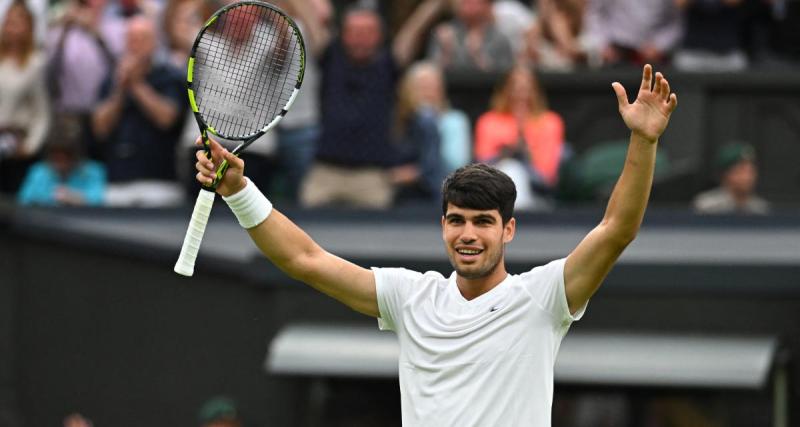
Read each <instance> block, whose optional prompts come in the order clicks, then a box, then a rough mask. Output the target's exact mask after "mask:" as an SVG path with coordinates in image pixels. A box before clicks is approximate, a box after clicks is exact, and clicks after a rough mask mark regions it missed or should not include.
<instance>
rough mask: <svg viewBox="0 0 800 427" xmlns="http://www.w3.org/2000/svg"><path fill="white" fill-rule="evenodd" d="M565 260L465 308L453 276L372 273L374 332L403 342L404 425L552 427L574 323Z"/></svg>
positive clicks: (509, 280) (508, 282)
mask: <svg viewBox="0 0 800 427" xmlns="http://www.w3.org/2000/svg"><path fill="white" fill-rule="evenodd" d="M564 262H565V260H564V259H560V260H557V261H553V262H551V263H549V264H547V265H544V266H540V267H536V268H534V269H532V270H530V271H528V272H526V273H523V274H520V275H508V276H507V277H506V279H505V280H503V282H501V283H500V284H499V285H497V286H496V287H495V288H493V289H492V290H490V291H489V292H487V293H485V294H483V295H480V296H479V297H477V298H474V299H472V300H466V299H465V298H464V297H463V296H462V295H461V293H460V291H459V290H458V286H457V285H456V280H455V279H456V274H455V273H453V274H452V275H451V276H450V277H449V278H445V277H443V276H442V275H441V274H439V273H435V272H428V273H424V274H422V273H419V272H414V271H410V270H405V269H391V268H386V269H384V268H375V269H374V272H375V281H376V287H377V296H378V307H379V310H380V318H379V319H378V323H379V327H380V328H381V329H382V330H393V331H395V332H396V333H397V336H398V340H399V342H400V358H399V373H400V391H401V407H402V417H403V425H404V426H406V427H409V426H431V427H433V426H464V427H468V426H500V425H502V426H537V427H538V426H541V427H545V426H550V412H551V406H552V401H553V367H554V364H555V359H556V354H557V353H558V349H559V346H560V344H561V340H562V338H563V337H564V335H565V334H566V333H567V330H568V329H569V326H570V325H571V323H572V322H573V321H574V320H578V319H579V318H580V317H581V316H582V315H583V311H584V309H585V307H584V308H581V309H580V310H578V312H577V313H576V314H575V315H571V314H570V312H569V307H568V305H567V299H566V292H565V289H564Z"/></svg>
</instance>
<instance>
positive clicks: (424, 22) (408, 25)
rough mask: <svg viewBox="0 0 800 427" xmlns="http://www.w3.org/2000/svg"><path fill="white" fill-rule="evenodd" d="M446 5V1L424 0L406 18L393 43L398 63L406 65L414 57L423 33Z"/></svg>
mask: <svg viewBox="0 0 800 427" xmlns="http://www.w3.org/2000/svg"><path fill="white" fill-rule="evenodd" d="M444 5H445V3H444V2H442V1H441V0H427V1H424V2H423V3H422V4H420V5H419V6H417V8H416V10H414V12H413V13H412V14H411V16H410V17H409V18H408V20H406V22H405V23H404V24H403V26H402V27H401V28H400V31H398V33H397V36H396V37H395V40H394V43H393V44H392V50H393V53H394V57H395V60H396V61H397V63H398V64H400V65H405V64H407V63H409V62H411V60H412V59H414V56H415V55H416V54H417V52H418V50H419V45H420V43H421V38H422V35H423V33H424V32H425V30H426V29H427V28H428V27H430V26H431V25H432V24H433V22H434V21H435V20H436V18H437V17H438V16H439V14H440V13H441V12H442V9H443V8H444Z"/></svg>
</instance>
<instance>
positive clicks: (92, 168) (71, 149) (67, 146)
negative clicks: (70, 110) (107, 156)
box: [17, 117, 106, 206]
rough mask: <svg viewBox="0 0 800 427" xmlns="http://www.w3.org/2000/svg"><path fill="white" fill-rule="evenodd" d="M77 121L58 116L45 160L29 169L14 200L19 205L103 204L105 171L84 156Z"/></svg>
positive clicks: (47, 146) (48, 142)
mask: <svg viewBox="0 0 800 427" xmlns="http://www.w3.org/2000/svg"><path fill="white" fill-rule="evenodd" d="M80 129H81V127H80V123H79V122H78V121H77V120H71V119H69V118H66V117H62V118H59V119H58V120H57V121H56V123H55V125H54V126H53V128H52V131H51V134H50V137H49V138H48V141H47V145H46V152H45V158H44V160H41V161H39V162H37V163H35V164H34V165H33V166H31V168H30V169H29V170H28V173H27V175H26V176H25V180H24V181H23V183H22V187H21V189H20V191H19V193H17V201H18V202H19V203H20V204H22V205H40V206H82V205H90V206H97V205H100V204H102V203H103V196H104V193H105V189H106V170H105V167H104V166H103V165H101V164H100V163H98V162H95V161H92V160H87V159H85V158H84V154H83V147H82V146H81V141H82V139H81V130H80Z"/></svg>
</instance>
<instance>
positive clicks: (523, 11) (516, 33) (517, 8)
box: [492, 0, 542, 57]
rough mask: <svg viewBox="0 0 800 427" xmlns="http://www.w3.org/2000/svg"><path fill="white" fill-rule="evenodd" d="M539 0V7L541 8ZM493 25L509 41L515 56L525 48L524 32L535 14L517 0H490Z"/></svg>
mask: <svg viewBox="0 0 800 427" xmlns="http://www.w3.org/2000/svg"><path fill="white" fill-rule="evenodd" d="M541 1H542V0H539V5H540V6H539V7H540V8H541ZM492 13H493V14H494V20H495V26H496V27H497V29H498V31H500V32H501V33H503V35H505V36H506V39H508V41H509V43H511V51H512V52H513V53H514V56H515V57H516V56H517V55H519V54H520V53H522V52H523V51H524V49H525V43H526V40H525V33H526V32H527V31H528V28H530V26H531V25H533V22H534V18H535V16H536V15H535V14H534V13H533V10H531V8H530V7H528V6H526V5H525V4H523V3H522V2H520V1H518V0H494V1H493V2H492Z"/></svg>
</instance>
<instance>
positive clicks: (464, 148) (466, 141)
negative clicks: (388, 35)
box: [393, 62, 472, 199]
mask: <svg viewBox="0 0 800 427" xmlns="http://www.w3.org/2000/svg"><path fill="white" fill-rule="evenodd" d="M397 97H398V101H397V108H396V110H395V116H396V122H395V135H396V136H397V137H398V138H399V139H400V141H399V142H400V146H401V149H403V150H405V151H406V152H407V156H408V158H409V159H410V160H412V161H413V163H411V164H409V165H407V166H406V167H399V168H396V169H395V170H394V174H393V180H394V182H395V183H396V184H399V185H401V187H403V188H405V189H406V191H405V193H406V194H408V196H411V197H413V196H415V195H420V196H423V197H424V198H427V199H434V198H437V197H438V193H439V192H440V189H439V186H440V185H441V182H442V180H443V179H444V177H445V176H446V175H447V174H448V173H450V172H452V171H454V170H456V169H458V168H459V167H461V166H464V165H466V164H468V163H469V162H470V160H472V153H471V151H472V149H471V141H470V129H469V126H470V124H469V119H468V118H467V115H466V114H464V113H463V112H462V111H459V110H454V109H452V108H451V107H450V105H449V102H448V101H447V94H446V93H445V84H444V76H443V75H442V71H441V70H440V69H439V67H438V66H436V65H435V64H433V63H431V62H419V63H416V64H414V65H413V66H411V67H410V68H409V69H408V71H407V72H406V74H405V75H404V77H403V79H402V80H401V81H400V84H399V86H398V91H397ZM402 193H403V192H402V191H401V196H400V197H403V195H402Z"/></svg>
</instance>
